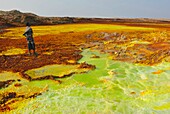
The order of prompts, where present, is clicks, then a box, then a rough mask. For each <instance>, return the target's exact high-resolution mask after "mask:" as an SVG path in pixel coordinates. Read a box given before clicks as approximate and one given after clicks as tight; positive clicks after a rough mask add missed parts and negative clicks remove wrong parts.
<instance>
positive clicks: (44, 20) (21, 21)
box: [0, 10, 170, 28]
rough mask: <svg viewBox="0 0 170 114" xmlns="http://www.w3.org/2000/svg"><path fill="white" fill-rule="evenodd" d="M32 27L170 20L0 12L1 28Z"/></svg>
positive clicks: (16, 11)
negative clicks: (28, 23) (29, 24)
mask: <svg viewBox="0 0 170 114" xmlns="http://www.w3.org/2000/svg"><path fill="white" fill-rule="evenodd" d="M26 22H30V23H31V25H55V24H69V23H115V22H116V23H170V20H169V19H148V18H135V19H130V18H76V17H43V16H38V15H36V14H33V13H23V12H20V11H18V10H11V11H0V28H3V27H12V26H24V25H25V23H26Z"/></svg>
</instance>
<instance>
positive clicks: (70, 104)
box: [11, 49, 170, 114]
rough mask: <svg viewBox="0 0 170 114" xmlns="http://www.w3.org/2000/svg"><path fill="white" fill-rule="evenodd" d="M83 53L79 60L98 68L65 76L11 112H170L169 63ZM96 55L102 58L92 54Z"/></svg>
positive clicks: (17, 113) (118, 113) (146, 113)
mask: <svg viewBox="0 0 170 114" xmlns="http://www.w3.org/2000/svg"><path fill="white" fill-rule="evenodd" d="M82 55H83V58H82V59H81V60H80V61H79V62H87V63H88V64H93V65H95V66H96V69H95V70H91V71H89V72H88V73H85V74H74V75H73V76H71V77H67V78H64V79H62V82H63V83H62V84H60V85H55V87H53V85H51V84H50V86H49V90H48V91H47V92H44V93H43V94H42V95H40V96H38V97H37V98H35V99H31V100H29V101H27V102H26V103H24V102H23V103H21V104H20V106H19V107H18V108H17V109H15V110H13V111H12V112H11V113H16V114H20V113H21V114H169V113H170V63H166V62H162V63H161V64H158V65H155V66H144V65H138V64H132V63H127V62H120V61H113V60H111V59H110V58H109V56H108V55H107V54H101V53H100V52H99V51H94V50H89V49H87V50H84V51H83V53H82ZM93 55H97V56H100V58H91V57H92V56H93ZM41 75H42V74H41ZM37 83H38V81H37ZM41 83H46V81H44V82H41ZM49 83H50V82H49Z"/></svg>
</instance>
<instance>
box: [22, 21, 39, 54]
mask: <svg viewBox="0 0 170 114" xmlns="http://www.w3.org/2000/svg"><path fill="white" fill-rule="evenodd" d="M23 35H24V36H25V37H26V40H27V44H28V51H29V54H30V55H31V54H32V53H31V50H33V54H34V55H35V56H37V54H36V52H35V43H34V38H33V30H32V28H31V25H30V23H28V22H27V23H26V30H25V32H24V34H23Z"/></svg>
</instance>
